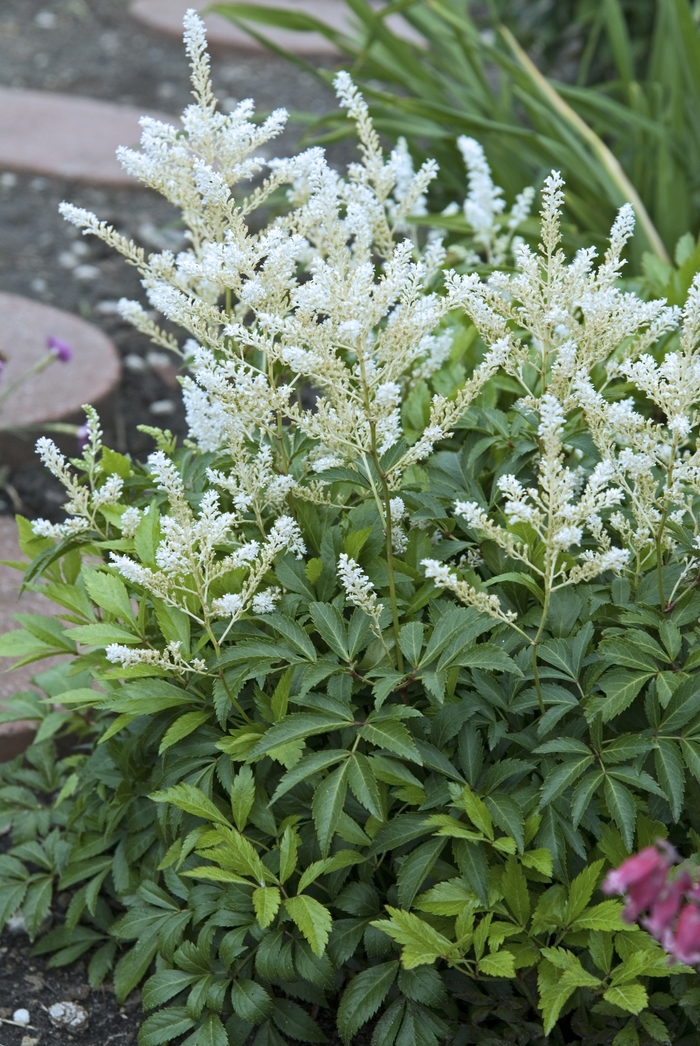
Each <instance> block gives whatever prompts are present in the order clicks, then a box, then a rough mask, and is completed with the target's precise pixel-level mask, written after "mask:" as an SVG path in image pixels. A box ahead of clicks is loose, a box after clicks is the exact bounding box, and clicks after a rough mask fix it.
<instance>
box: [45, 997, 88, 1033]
mask: <svg viewBox="0 0 700 1046" xmlns="http://www.w3.org/2000/svg"><path fill="white" fill-rule="evenodd" d="M48 1014H49V1020H50V1021H51V1023H52V1024H53V1026H54V1028H65V1029H66V1030H67V1031H71V1032H76V1031H84V1030H85V1029H86V1028H87V1026H88V1021H89V1017H88V1012H87V1010H86V1009H85V1007H84V1006H80V1005H79V1004H78V1003H76V1002H55V1003H54V1004H53V1006H49V1009H48Z"/></svg>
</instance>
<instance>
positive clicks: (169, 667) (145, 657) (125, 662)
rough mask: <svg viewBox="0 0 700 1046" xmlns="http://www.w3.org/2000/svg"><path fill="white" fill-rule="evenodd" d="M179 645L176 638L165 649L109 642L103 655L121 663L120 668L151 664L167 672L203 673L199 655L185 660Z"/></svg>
mask: <svg viewBox="0 0 700 1046" xmlns="http://www.w3.org/2000/svg"><path fill="white" fill-rule="evenodd" d="M181 646H182V644H181V643H180V642H178V641H177V640H173V641H172V642H171V643H168V645H167V646H166V648H165V650H155V649H153V648H152V647H133V646H124V645H123V644H121V643H110V644H109V645H108V646H107V647H105V655H106V657H107V660H108V661H109V662H110V663H111V664H113V665H121V667H122V668H132V667H133V666H134V665H152V666H153V667H155V668H164V669H165V670H166V671H167V672H177V673H178V674H183V673H189V672H196V673H198V674H199V675H203V674H204V673H206V671H207V666H206V662H205V661H203V660H202V658H201V657H194V658H192V659H191V660H187V659H186V658H184V657H183V656H182V654H181V652H180V647H181Z"/></svg>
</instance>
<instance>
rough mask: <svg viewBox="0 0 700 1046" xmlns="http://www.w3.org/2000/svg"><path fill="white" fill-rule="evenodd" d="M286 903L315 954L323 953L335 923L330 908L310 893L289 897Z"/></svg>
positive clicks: (290, 914) (289, 912) (292, 917)
mask: <svg viewBox="0 0 700 1046" xmlns="http://www.w3.org/2000/svg"><path fill="white" fill-rule="evenodd" d="M284 905H285V908H286V909H287V912H288V914H289V916H290V918H291V919H292V921H293V922H294V923H296V925H297V926H298V927H299V929H300V930H301V932H302V933H303V934H304V937H305V938H306V940H307V941H308V943H309V947H310V948H311V951H312V952H313V953H314V955H318V956H321V955H323V953H324V951H325V950H326V945H327V944H328V937H329V934H330V932H331V926H332V924H333V921H332V919H331V914H330V912H329V911H328V909H327V908H324V907H323V905H322V904H321V903H320V902H319V901H317V900H316V899H315V898H314V897H309V896H308V894H300V895H299V896H297V897H288V898H287V900H286V901H285V902H284Z"/></svg>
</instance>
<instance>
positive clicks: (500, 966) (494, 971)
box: [479, 948, 515, 977]
mask: <svg viewBox="0 0 700 1046" xmlns="http://www.w3.org/2000/svg"><path fill="white" fill-rule="evenodd" d="M479 973H484V974H486V976H487V977H515V957H514V955H513V953H512V952H509V951H507V950H506V949H505V948H504V949H503V950H502V951H499V952H492V953H491V954H490V955H484V956H483V957H482V958H481V959H479Z"/></svg>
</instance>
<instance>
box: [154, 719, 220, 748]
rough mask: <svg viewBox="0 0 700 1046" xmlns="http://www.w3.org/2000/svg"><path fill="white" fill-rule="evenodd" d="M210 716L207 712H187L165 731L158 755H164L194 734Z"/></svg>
mask: <svg viewBox="0 0 700 1046" xmlns="http://www.w3.org/2000/svg"><path fill="white" fill-rule="evenodd" d="M210 715H211V713H210V712H207V711H202V712H185V714H184V715H181V716H180V717H179V718H178V719H176V720H175V722H174V723H173V724H172V725H171V726H169V727H168V729H167V730H166V731H165V734H164V735H163V740H162V741H161V743H160V747H159V748H158V755H162V754H163V752H166V751H167V750H168V748H172V746H173V745H174V744H177V742H178V741H181V740H182V739H183V738H184V737H189V735H190V734H193V733H194V732H195V730H197V729H198V728H199V727H200V726H202V725H203V724H204V723H206V722H207V721H208V719H209V718H210Z"/></svg>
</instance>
